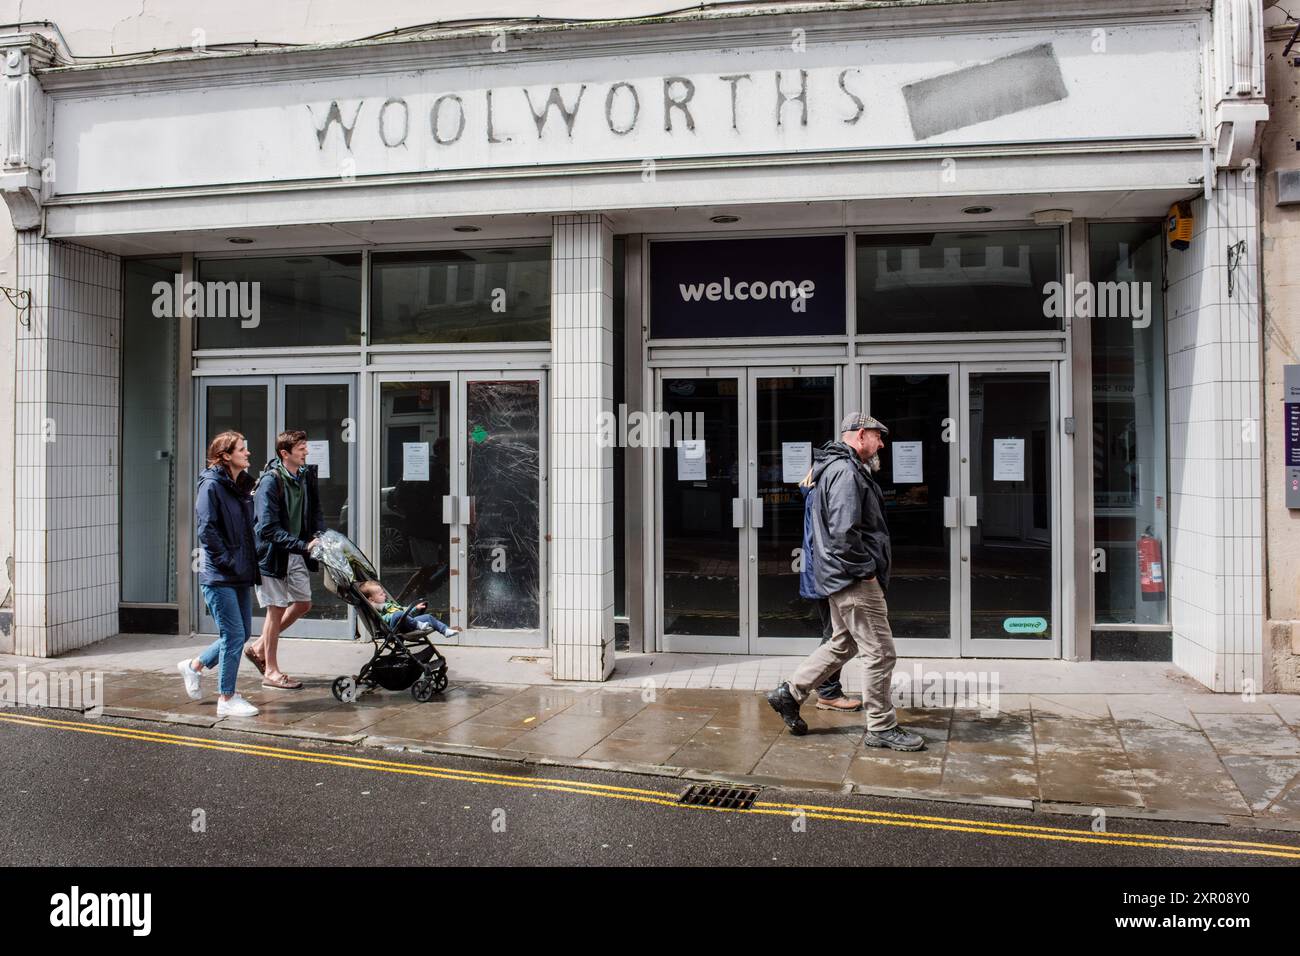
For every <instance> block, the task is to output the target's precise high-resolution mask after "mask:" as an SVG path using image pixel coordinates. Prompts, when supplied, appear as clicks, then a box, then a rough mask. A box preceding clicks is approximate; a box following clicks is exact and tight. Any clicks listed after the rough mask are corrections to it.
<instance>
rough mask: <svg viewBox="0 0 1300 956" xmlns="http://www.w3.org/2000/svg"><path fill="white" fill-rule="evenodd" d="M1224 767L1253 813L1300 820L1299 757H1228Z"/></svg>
mask: <svg viewBox="0 0 1300 956" xmlns="http://www.w3.org/2000/svg"><path fill="white" fill-rule="evenodd" d="M1223 765H1224V767H1226V768H1227V771H1228V773H1229V774H1230V775H1231V777H1232V780H1233V783H1235V784H1236V785H1237V789H1238V790H1240V791H1241V794H1242V796H1243V797H1245V799H1246V802H1247V803H1249V804H1250V809H1251V811H1252V812H1253V813H1261V812H1268V813H1270V814H1274V815H1278V816H1284V817H1288V818H1294V819H1297V820H1300V757H1272V756H1270V757H1260V756H1247V755H1244V754H1228V755H1227V756H1225V757H1224V758H1223Z"/></svg>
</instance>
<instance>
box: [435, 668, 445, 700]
mask: <svg viewBox="0 0 1300 956" xmlns="http://www.w3.org/2000/svg"><path fill="white" fill-rule="evenodd" d="M433 689H434V691H436V692H437V693H439V694H441V693H442V692H443V691H444V690H446V689H447V668H445V667H444V668H443V669H442V670H440V671H438V673H436V674H434V675H433Z"/></svg>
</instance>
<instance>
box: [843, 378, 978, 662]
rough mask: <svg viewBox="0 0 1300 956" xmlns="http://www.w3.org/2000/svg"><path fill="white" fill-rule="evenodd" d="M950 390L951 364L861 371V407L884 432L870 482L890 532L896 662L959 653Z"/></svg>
mask: <svg viewBox="0 0 1300 956" xmlns="http://www.w3.org/2000/svg"><path fill="white" fill-rule="evenodd" d="M957 386H958V375H957V367H956V366H955V365H915V366H879V367H869V368H868V369H867V371H866V391H867V397H866V401H865V402H864V407H865V409H866V411H867V413H868V414H870V415H873V416H875V417H876V418H877V419H879V420H880V421H881V422H883V423H884V424H885V426H886V427H888V428H889V436H888V438H887V439H886V441H885V448H884V451H883V452H882V453H881V456H880V457H881V463H882V466H883V467H882V468H881V470H880V471H879V472H877V474H876V476H875V477H876V483H877V484H879V485H880V490H881V492H882V493H883V494H884V499H885V521H886V522H887V523H888V525H889V531H890V545H891V547H892V567H891V568H890V574H889V595H888V598H887V600H888V604H889V618H890V625H891V627H892V629H893V632H894V640H895V644H896V646H897V650H898V653H899V655H900V656H905V657H957V656H959V653H960V650H959V646H960V644H959V638H960V628H959V627H955V626H954V624H955V623H956V622H957V620H958V615H959V614H960V594H959V592H958V588H957V582H958V581H959V579H960V573H959V569H958V565H959V561H958V542H959V538H960V535H959V534H958V531H957V514H958V512H957V505H958V500H957V495H958V484H959V477H958V476H959V474H960V464H961V463H960V460H959V457H960V456H959V455H958V440H957V439H958V428H957V424H956V423H957V420H958V416H957V407H958V404H957Z"/></svg>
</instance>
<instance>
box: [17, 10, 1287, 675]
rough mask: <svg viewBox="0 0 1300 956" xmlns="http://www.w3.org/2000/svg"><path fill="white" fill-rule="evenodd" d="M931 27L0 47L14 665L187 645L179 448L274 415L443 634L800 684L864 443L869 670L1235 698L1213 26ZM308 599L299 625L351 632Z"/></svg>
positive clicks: (189, 550) (1247, 598) (1251, 221)
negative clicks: (875, 530)
mask: <svg viewBox="0 0 1300 956" xmlns="http://www.w3.org/2000/svg"><path fill="white" fill-rule="evenodd" d="M978 6H979V9H978V11H976V10H974V9H972V7H973V5H971V4H945V3H933V4H923V5H920V6H916V7H903V8H894V7H883V8H882V7H878V6H873V5H867V4H864V5H861V7H857V6H854V5H852V4H834V5H816V4H814V5H807V6H803V7H800V8H799V9H798V10H797V11H796V10H788V9H782V8H779V7H778V8H771V9H767V10H765V11H763V13H762V15H744V16H740V15H727V14H725V13H718V14H707V15H703V16H691V17H679V16H666V17H659V18H652V19H650V20H648V21H643V22H637V23H626V24H618V23H615V24H600V25H594V24H593V25H578V26H568V27H566V28H563V29H559V28H555V27H550V26H522V25H521V26H519V27H518V29H514V28H512V29H511V30H510V31H509V32H508V33H503V32H502V31H499V30H497V31H494V30H492V29H488V28H472V29H465V30H460V31H454V32H447V33H445V34H444V35H440V36H438V37H435V38H432V39H420V40H403V41H401V42H396V41H389V42H374V43H362V44H348V45H337V46H326V47H320V48H310V49H304V50H297V51H292V52H258V53H250V54H246V55H239V56H221V57H193V56H190V57H179V58H170V59H159V60H155V61H145V62H140V63H136V64H132V65H122V66H103V65H98V66H96V67H95V68H88V67H84V66H75V67H69V66H59V65H56V63H55V51H53V49H52V48H51V47H50V45H49V44H48V43H46V42H45V41H43V40H42V39H41V38H39V37H10V38H9V40H8V45H7V46H8V49H10V50H11V51H16V53H13V52H11V54H10V59H9V62H10V73H9V76H8V78H7V80H6V83H7V84H8V86H9V90H10V95H11V97H16V98H18V101H19V102H21V103H22V104H24V106H23V108H22V109H21V110H18V111H17V112H15V111H13V110H11V111H10V116H9V120H10V128H9V134H10V135H9V137H7V139H6V142H7V143H10V144H11V146H10V155H9V157H8V162H7V164H6V172H5V174H4V175H5V177H6V186H5V189H6V192H5V195H6V198H8V199H9V203H10V208H11V210H12V211H13V214H14V218H15V225H16V226H18V227H19V229H20V232H19V243H20V252H19V270H20V275H21V276H23V277H24V281H26V282H28V283H29V284H30V286H31V288H32V296H33V312H32V322H31V324H30V326H24V327H22V328H20V329H19V331H18V352H17V364H18V368H19V377H18V388H19V390H20V395H19V399H18V404H17V406H16V407H17V412H16V417H17V425H16V430H17V432H18V436H19V437H18V445H17V447H18V449H19V452H18V455H17V458H18V461H17V467H16V471H17V474H18V479H16V489H17V502H18V503H17V505H16V518H15V520H16V524H17V530H16V533H15V558H16V566H17V573H16V578H17V582H16V583H17V588H16V605H15V625H16V627H15V645H16V647H17V648H19V649H20V652H25V653H43V654H44V653H49V654H53V653H59V652H61V651H62V650H66V649H69V648H71V647H75V646H81V645H82V644H85V643H89V642H91V641H94V640H98V639H102V638H103V637H106V636H108V635H109V634H111V633H116V631H117V630H118V629H119V627H121V626H122V622H123V621H126V620H128V619H129V620H131V621H135V622H144V623H145V624H148V625H150V626H152V627H156V626H157V622H158V621H159V620H161V619H162V618H164V617H166V618H167V619H168V620H171V621H174V622H175V627H176V628H178V629H180V630H181V631H182V632H188V631H190V630H195V631H199V632H203V631H205V630H208V629H210V628H209V624H208V622H206V621H205V620H204V618H203V615H202V614H201V613H200V610H199V609H198V608H197V606H196V601H195V594H194V591H195V588H194V585H193V574H192V569H191V566H190V565H191V561H192V555H193V547H194V542H193V535H192V529H191V528H190V527H189V524H188V517H187V516H188V515H189V514H190V511H191V508H192V499H191V495H192V490H191V489H192V476H193V475H195V474H196V473H197V471H198V469H199V467H200V466H201V462H200V460H201V457H202V450H203V447H204V445H205V443H206V441H207V439H208V438H210V437H211V436H212V435H213V434H215V433H216V432H217V431H219V430H221V429H223V428H228V427H235V428H238V429H239V430H240V431H242V432H243V433H244V434H245V435H247V436H248V439H249V443H250V447H251V448H253V457H254V460H255V461H256V462H260V461H263V460H266V459H268V458H270V457H271V456H272V454H273V451H272V448H273V444H274V436H275V434H276V433H277V432H279V431H280V430H282V429H284V428H291V427H299V428H305V429H306V430H307V431H308V432H309V437H310V439H311V440H312V441H314V442H317V443H319V444H317V445H315V446H313V451H312V458H311V460H312V461H313V462H315V463H316V464H317V465H318V468H320V470H321V483H322V489H323V494H322V497H323V499H324V503H325V510H326V512H327V521H328V522H329V523H330V524H331V526H334V527H337V528H339V529H340V530H346V531H347V533H349V534H350V535H352V536H353V537H354V538H356V540H357V541H358V542H359V543H360V544H361V545H362V547H363V548H364V549H365V550H367V551H368V552H369V553H371V555H372V556H373V557H375V559H376V561H377V562H378V563H379V565H380V569H381V572H382V573H383V575H384V579H385V583H386V584H387V586H388V587H389V588H390V589H391V590H394V591H395V592H397V591H399V590H404V591H407V592H408V593H411V594H422V595H425V596H428V597H429V599H430V603H431V605H432V606H433V607H435V608H438V609H440V610H444V611H445V612H446V614H447V616H448V617H449V619H450V620H451V623H453V625H455V626H457V627H459V628H462V629H463V633H462V635H461V637H460V638H459V640H460V641H461V642H462V643H471V644H488V645H497V646H501V645H505V646H519V647H537V648H549V652H550V655H551V657H552V660H553V670H554V673H555V675H556V676H557V677H562V678H568V679H578V680H600V679H603V678H604V677H607V676H608V675H609V673H610V672H611V671H612V668H613V666H614V660H615V635H616V622H617V623H624V622H625V623H626V627H627V631H628V640H629V646H630V648H631V649H632V650H633V651H637V650H646V651H650V650H665V651H678V650H680V651H690V652H704V653H719V654H797V653H803V652H804V651H806V650H808V649H810V648H811V647H812V646H814V645H815V643H816V640H817V633H818V628H817V623H816V614H815V611H813V609H812V608H811V607H810V606H809V605H808V604H807V603H806V602H803V601H801V600H800V599H799V597H798V593H797V575H798V561H799V554H798V549H799V543H800V534H801V529H802V499H801V496H800V494H799V491H798V486H797V482H798V480H799V479H800V478H801V477H802V475H803V473H804V472H806V470H807V467H808V463H809V461H810V455H811V450H812V449H813V448H815V447H816V446H818V445H820V444H822V443H823V442H824V441H826V440H827V439H829V438H831V437H833V435H834V431H835V423H836V422H837V421H838V420H839V418H840V417H841V416H842V415H843V414H844V413H845V412H847V411H851V410H856V409H863V410H866V411H869V412H870V413H871V414H873V415H875V416H876V417H878V418H880V419H881V420H883V421H885V422H886V423H888V424H889V425H890V427H891V434H890V447H889V449H888V451H887V454H886V456H885V461H884V468H883V469H882V471H881V472H880V480H881V485H882V488H883V490H884V491H885V494H886V499H887V503H888V508H889V521H890V524H891V528H892V530H893V536H894V551H895V563H896V570H895V575H894V583H893V585H892V588H891V595H890V601H891V611H892V617H893V619H894V622H895V624H894V626H895V633H896V636H897V637H898V639H899V650H900V653H902V654H904V655H916V656H933V657H1030V658H1048V659H1053V658H1064V659H1068V660H1090V659H1104V658H1117V657H1118V658H1127V659H1167V660H1172V661H1174V662H1175V663H1176V664H1178V665H1179V666H1181V667H1183V668H1184V669H1185V670H1187V671H1188V672H1189V673H1191V674H1192V675H1193V676H1195V677H1196V678H1197V679H1198V680H1200V681H1202V682H1203V683H1205V684H1206V685H1207V686H1210V687H1212V688H1214V689H1216V690H1241V689H1243V687H1244V686H1246V685H1245V683H1244V682H1248V681H1253V682H1255V684H1256V685H1258V684H1259V682H1260V681H1261V679H1262V674H1263V657H1262V655H1263V653H1264V648H1263V643H1262V631H1263V608H1262V604H1261V601H1260V595H1261V594H1262V591H1263V587H1264V584H1263V581H1264V571H1263V567H1262V561H1261V560H1260V555H1261V553H1262V530H1261V525H1260V513H1261V508H1260V502H1261V496H1262V475H1261V473H1260V469H1259V451H1258V450H1257V448H1256V447H1255V446H1254V445H1253V444H1252V440H1251V439H1250V437H1249V431H1248V429H1246V428H1245V427H1244V423H1245V422H1246V421H1248V420H1251V419H1252V416H1253V418H1254V419H1255V420H1258V418H1259V415H1260V411H1259V402H1260V359H1259V297H1258V282H1257V268H1258V261H1259V260H1258V239H1259V230H1258V212H1257V209H1256V206H1255V199H1254V188H1255V187H1254V177H1253V175H1252V172H1253V170H1252V169H1251V167H1250V165H1249V164H1248V163H1247V162H1246V161H1247V160H1248V159H1249V158H1250V156H1251V154H1252V150H1253V144H1254V136H1255V130H1256V127H1257V125H1258V124H1259V123H1261V122H1262V120H1263V119H1264V118H1265V117H1266V115H1267V110H1266V108H1265V107H1263V105H1262V104H1263V80H1262V53H1261V50H1262V46H1261V43H1262V40H1261V35H1262V34H1261V27H1260V22H1259V17H1258V14H1259V13H1260V11H1259V8H1258V4H1253V3H1244V4H1243V3H1220V4H1215V9H1214V11H1213V15H1212V16H1211V15H1207V13H1206V12H1205V10H1204V9H1203V8H1202V6H1203V5H1198V4H1192V3H1173V2H1137V3H1133V2H1129V3H1125V4H1122V5H1121V4H1109V3H1092V4H1087V5H1080V7H1079V9H1078V10H1077V11H1075V12H1074V13H1073V14H1070V15H1065V14H1062V13H1061V11H1060V7H1059V5H1053V4H1037V3H1026V2H1008V3H988V4H980V5H978ZM503 36H504V39H502V37H503ZM1229 48H1231V49H1232V50H1234V51H1236V52H1235V53H1234V54H1233V55H1232V56H1228V57H1227V59H1226V60H1225V52H1224V51H1225V50H1227V49H1229ZM1243 71H1244V78H1243V76H1242V75H1241V74H1242V73H1243ZM1228 74H1231V75H1228ZM1136 91H1140V95H1136ZM15 123H16V124H17V125H18V132H19V133H21V134H22V135H21V136H20V137H19V138H18V139H17V140H15V138H14V132H15V128H14V124H15ZM14 143H22V144H25V151H24V150H20V149H18V147H17V146H14V145H12V144H14ZM50 144H52V145H50ZM47 145H48V146H49V148H48V149H47V148H46V147H47ZM15 150H17V152H15ZM46 160H50V162H49V163H46ZM43 164H45V165H43ZM51 168H52V169H53V170H55V171H56V174H55V175H51V176H46V177H44V178H43V177H42V176H41V171H42V170H43V169H47V170H48V169H51ZM1184 200H1189V201H1191V207H1190V211H1191V213H1192V216H1193V218H1194V221H1195V225H1194V228H1193V237H1192V239H1191V241H1190V243H1189V244H1188V246H1187V247H1186V248H1181V249H1174V248H1170V247H1169V246H1168V243H1167V239H1166V230H1165V218H1166V213H1167V211H1168V210H1169V208H1170V206H1171V205H1172V204H1173V203H1175V202H1179V201H1184ZM1229 246H1231V247H1232V248H1233V249H1235V251H1234V252H1232V253H1230V254H1229V253H1225V252H1223V251H1222V250H1223V249H1227V248H1228V247H1229ZM1220 247H1222V249H1221V248H1220ZM1229 255H1230V256H1231V262H1228V261H1226V258H1225V257H1226V256H1229ZM1211 282H1213V283H1214V285H1213V287H1212V288H1211V286H1210V283H1211ZM1225 284H1226V287H1225ZM160 290H161V291H160ZM241 296H242V297H245V298H241ZM196 297H197V298H196ZM200 299H201V300H202V305H201V306H200V305H198V300H200ZM160 303H161V304H160ZM195 312H199V313H201V314H199V315H195V314H194V313H195ZM25 383H26V384H25ZM24 389H29V391H26V392H24V391H23V390H24ZM101 392H102V394H101ZM106 411H111V414H103V413H104V412H106ZM51 421H52V422H53V423H54V425H53V426H51V425H50V424H49V423H50V422H51ZM51 427H54V428H56V429H57V430H58V433H59V434H61V435H62V436H77V438H76V444H75V450H74V448H73V446H72V443H70V442H68V441H67V438H66V437H63V438H59V439H58V440H56V441H53V442H50V441H43V439H42V435H43V434H47V433H48V432H49V430H50V428H51ZM64 448H68V449H69V450H68V451H67V452H66V453H64V452H63V449H64ZM100 452H102V453H103V454H102V457H103V459H104V460H103V461H99V460H98V458H95V457H94V456H95V455H99V454H100ZM87 454H89V455H91V458H90V459H89V460H91V461H93V462H95V463H96V464H95V465H94V466H91V465H88V464H86V463H85V462H86V460H87V459H86V458H85V456H86V455H87ZM65 455H66V457H65ZM105 475H107V476H109V477H108V479H107V483H105V478H104V476H105ZM69 497H72V498H76V499H78V500H79V501H80V502H81V503H80V504H78V505H77V506H76V507H77V508H80V509H81V510H80V511H78V512H77V514H76V515H75V516H72V515H71V514H70V512H69V507H70V506H69V505H68V499H69ZM83 512H84V513H83ZM177 516H179V518H178V517H177ZM69 521H71V522H73V523H72V524H68V523H67V522H69ZM42 530H44V532H47V533H37V532H42ZM29 532H31V533H29ZM86 575H91V576H92V578H93V580H94V581H95V582H96V588H97V589H98V590H90V589H86V588H84V587H81V586H80V585H79V584H78V583H77V582H79V581H80V582H82V583H84V582H85V580H86V578H85V576H86ZM73 591H76V592H77V593H78V594H79V595H82V594H84V597H78V599H77V601H78V602H82V601H84V602H85V606H84V607H81V608H80V609H79V611H78V612H77V613H78V615H79V616H77V617H75V618H68V617H66V615H64V616H60V615H61V614H63V613H64V610H63V609H64V608H65V607H66V606H67V604H68V602H67V601H66V600H65V596H66V595H68V594H70V593H72V592H73ZM92 595H93V596H92ZM318 598H319V599H318V601H317V604H316V608H315V609H314V610H313V612H312V615H311V617H310V619H308V620H306V621H304V622H303V624H302V625H301V628H302V632H301V633H302V636H311V637H320V638H344V639H346V638H348V637H350V636H351V635H352V633H353V622H352V621H351V620H350V618H349V616H348V613H347V609H346V608H344V607H342V606H340V605H337V604H332V603H331V601H330V600H329V596H328V595H327V594H325V593H323V592H322V593H321V594H320V595H318Z"/></svg>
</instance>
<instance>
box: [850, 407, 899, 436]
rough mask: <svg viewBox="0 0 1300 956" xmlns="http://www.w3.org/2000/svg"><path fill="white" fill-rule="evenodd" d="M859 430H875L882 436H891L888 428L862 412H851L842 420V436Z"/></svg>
mask: <svg viewBox="0 0 1300 956" xmlns="http://www.w3.org/2000/svg"><path fill="white" fill-rule="evenodd" d="M859 428H874V429H876V430H877V431H878V432H880V434H882V435H888V434H889V429H888V428H886V427H885V426H884V425H883V424H881V423H880V422H878V421H876V419H874V418H872V417H871V416H870V415H866V414H863V413H862V412H849V413H848V414H847V415H845V416H844V418H843V419H841V420H840V434H841V435H842V434H844V433H845V432H855V431H857V430H858V429H859Z"/></svg>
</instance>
